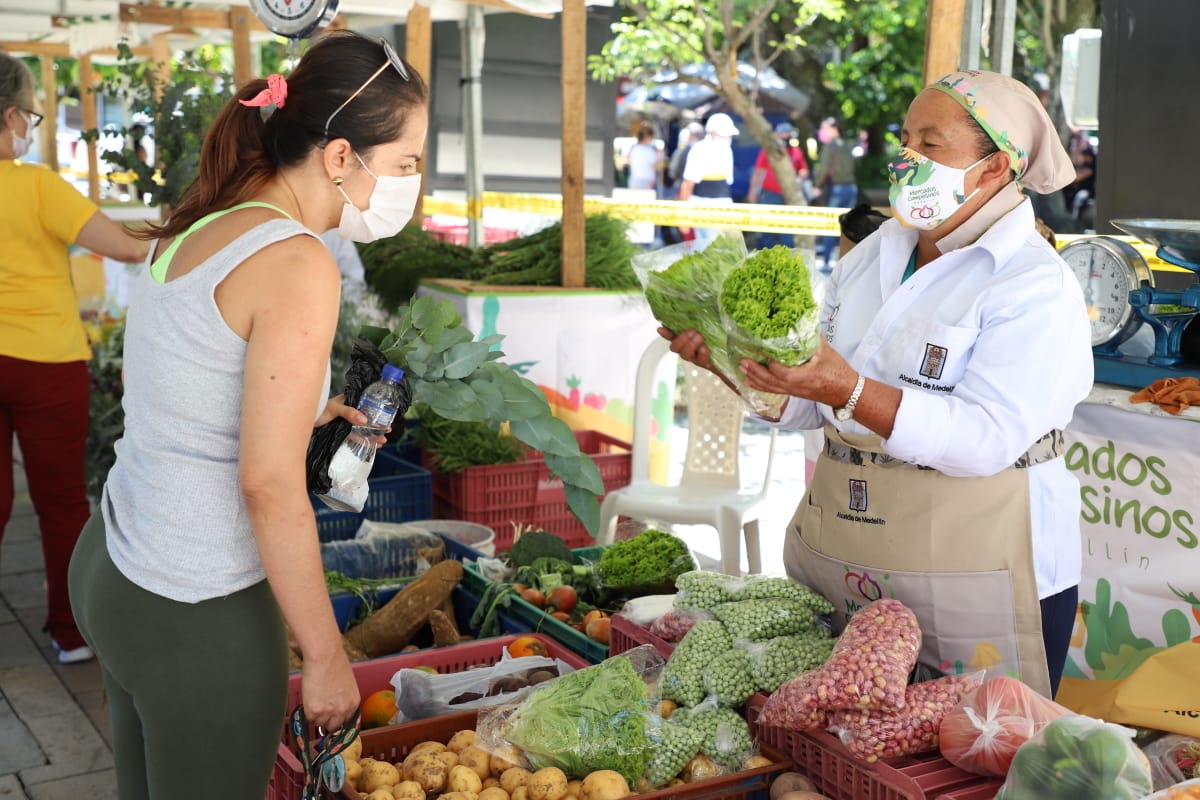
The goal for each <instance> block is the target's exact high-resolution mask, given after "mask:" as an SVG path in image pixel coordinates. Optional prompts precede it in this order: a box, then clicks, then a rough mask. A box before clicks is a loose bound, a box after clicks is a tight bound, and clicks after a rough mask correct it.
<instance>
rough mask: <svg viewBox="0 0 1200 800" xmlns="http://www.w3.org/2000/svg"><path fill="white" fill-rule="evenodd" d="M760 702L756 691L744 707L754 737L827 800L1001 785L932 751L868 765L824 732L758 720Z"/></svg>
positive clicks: (903, 799)
mask: <svg viewBox="0 0 1200 800" xmlns="http://www.w3.org/2000/svg"><path fill="white" fill-rule="evenodd" d="M765 702H766V695H763V694H758V695H755V696H754V697H752V698H751V699H750V702H749V703H748V704H747V706H746V719H747V721H748V722H749V723H750V728H751V730H752V731H753V732H754V735H755V738H756V739H757V740H758V741H759V742H760V743H761V744H766V745H769V746H771V747H774V748H775V749H777V750H779V751H781V752H783V753H786V754H787V755H788V756H790V757H791V759H792V761H794V762H795V764H796V771H797V772H799V773H801V774H802V775H804V776H806V777H807V778H808V779H809V780H811V781H813V782H814V783H815V784H816V785H817V791H819V792H822V793H824V794H826V795H828V796H829V797H831V798H833V800H984V799H985V798H991V797H994V796H995V794H996V792H997V791H999V789H1000V786H1001V784H1003V781H1001V780H998V779H996V778H989V777H985V776H982V775H976V774H974V773H971V772H967V771H966V770H963V769H959V768H958V767H956V766H954V765H953V764H951V763H950V762H949V761H947V760H946V759H945V758H943V757H942V754H941V753H939V752H937V751H933V752H930V753H922V754H919V755H915V756H905V757H903V758H893V759H886V760H880V761H877V762H875V763H872V764H868V763H867V762H865V761H863V760H861V759H859V758H856V757H855V756H854V755H853V754H852V753H851V752H850V751H849V750H847V749H846V747H845V746H844V745H843V744H842V743H841V742H840V741H839V740H838V739H837V737H835V736H831V735H830V734H828V733H824V732H799V731H789V730H785V729H783V728H771V727H767V726H765V725H758V724H757V719H758V713H759V712H760V711H761V710H762V705H763V703H765Z"/></svg>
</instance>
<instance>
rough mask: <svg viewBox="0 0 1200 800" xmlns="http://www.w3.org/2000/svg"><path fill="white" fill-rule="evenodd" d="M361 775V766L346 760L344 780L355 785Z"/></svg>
mask: <svg viewBox="0 0 1200 800" xmlns="http://www.w3.org/2000/svg"><path fill="white" fill-rule="evenodd" d="M362 774H363V768H362V764H360V763H358V762H357V761H351V760H350V759H346V780H348V781H351V782H352V783H357V782H358V780H359V779H360V778H362Z"/></svg>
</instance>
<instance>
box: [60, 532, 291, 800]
mask: <svg viewBox="0 0 1200 800" xmlns="http://www.w3.org/2000/svg"><path fill="white" fill-rule="evenodd" d="M70 587H71V606H72V608H73V609H74V612H75V619H76V620H77V621H78V624H79V630H80V632H81V633H82V634H83V637H84V639H85V640H86V641H87V643H88V645H90V646H91V648H92V649H93V650H95V652H96V656H97V657H98V658H99V660H100V666H101V669H102V671H103V674H104V688H105V691H106V693H107V695H108V704H109V710H110V712H111V716H112V733H113V760H114V761H115V764H116V773H117V796H118V797H119V798H120V800H192V799H193V798H195V800H213V798H216V797H219V798H222V800H262V798H263V797H264V795H265V794H266V789H267V782H268V780H269V778H270V774H271V769H272V766H273V765H274V763H275V755H276V752H277V750H278V747H279V742H280V736H281V734H282V731H283V722H284V716H285V714H286V709H285V704H286V702H287V672H288V668H287V639H286V634H285V631H284V625H283V618H282V616H281V615H280V612H279V606H278V605H277V604H276V602H275V598H274V596H273V595H272V594H271V589H270V587H269V586H268V585H267V582H266V581H265V580H264V581H260V582H259V583H257V584H255V585H254V586H251V587H250V588H248V589H243V590H242V591H240V592H235V593H234V594H231V595H228V596H226V597H217V598H214V599H212V600H205V601H203V602H200V603H180V602H177V601H174V600H168V599H167V598H165V597H162V596H161V595H157V594H154V593H152V592H148V591H146V590H145V589H142V588H141V587H139V586H137V585H135V584H134V583H132V582H131V581H130V580H129V579H128V578H126V577H125V576H124V575H123V574H121V572H120V571H119V570H118V569H117V568H116V566H115V565H114V564H113V562H112V559H110V558H109V555H108V548H107V546H106V544H105V532H104V520H103V517H102V516H101V515H100V514H99V513H96V514H95V515H93V516H92V518H91V520H89V521H88V524H87V526H86V527H85V528H84V529H83V533H82V535H81V536H80V538H79V543H78V545H76V547H75V555H74V556H73V558H72V559H71V569H70Z"/></svg>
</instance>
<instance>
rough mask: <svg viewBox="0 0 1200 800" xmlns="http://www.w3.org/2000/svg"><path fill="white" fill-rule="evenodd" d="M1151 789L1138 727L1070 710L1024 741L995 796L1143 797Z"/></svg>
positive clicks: (1054, 799)
mask: <svg viewBox="0 0 1200 800" xmlns="http://www.w3.org/2000/svg"><path fill="white" fill-rule="evenodd" d="M1151 791H1153V786H1152V784H1151V780H1150V764H1149V762H1148V761H1147V760H1146V756H1145V755H1143V754H1142V751H1141V750H1139V749H1138V748H1137V746H1136V745H1135V744H1134V743H1133V731H1131V730H1130V729H1128V728H1123V727H1121V726H1120V725H1114V724H1112V723H1109V722H1101V721H1100V720H1098V719H1093V718H1092V717H1085V716H1082V715H1079V714H1071V715H1069V716H1066V717H1059V718H1058V719H1056V720H1053V721H1052V722H1050V723H1049V724H1048V725H1046V727H1044V728H1042V730H1040V731H1038V733H1037V734H1035V735H1034V737H1033V738H1032V739H1030V740H1029V741H1027V742H1026V743H1025V744H1023V745H1021V749H1020V750H1018V751H1017V755H1016V758H1014V759H1013V762H1012V767H1011V768H1010V769H1009V771H1008V779H1007V780H1005V782H1004V786H1002V787H1001V788H1000V793H999V794H997V795H996V800H1075V798H1085V797H1086V798H1089V800H1090V798H1096V800H1140V798H1142V797H1145V796H1146V795H1148V794H1150V792H1151Z"/></svg>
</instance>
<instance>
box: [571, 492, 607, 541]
mask: <svg viewBox="0 0 1200 800" xmlns="http://www.w3.org/2000/svg"><path fill="white" fill-rule="evenodd" d="M563 491H564V492H565V493H566V496H567V508H569V509H571V513H572V514H574V515H575V519H577V520H579V521H580V522H581V523H582V524H583V527H584V528H586V529H587V532H588V534H589V535H591V536H593V537H595V535H596V531H598V530H599V529H600V500H599V499H598V498H597V497H596V495H594V494H592V493H591V492H589V491H588V490H587V489H582V488H580V487H578V486H573V485H572V484H569V483H564V484H563Z"/></svg>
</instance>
